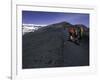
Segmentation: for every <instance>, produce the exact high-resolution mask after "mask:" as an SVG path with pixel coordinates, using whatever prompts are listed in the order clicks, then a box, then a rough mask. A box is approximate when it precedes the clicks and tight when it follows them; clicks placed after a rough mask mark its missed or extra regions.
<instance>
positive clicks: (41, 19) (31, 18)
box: [22, 11, 89, 27]
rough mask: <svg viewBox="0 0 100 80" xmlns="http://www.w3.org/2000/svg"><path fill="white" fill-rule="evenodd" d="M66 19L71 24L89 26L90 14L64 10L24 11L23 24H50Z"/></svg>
mask: <svg viewBox="0 0 100 80" xmlns="http://www.w3.org/2000/svg"><path fill="white" fill-rule="evenodd" d="M62 21H66V22H69V23H71V24H73V25H74V24H84V25H85V26H87V27H89V14H84V13H67V12H66V13H62V12H39V11H22V23H23V24H36V25H48V24H53V23H58V22H62Z"/></svg>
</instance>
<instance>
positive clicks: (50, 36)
mask: <svg viewBox="0 0 100 80" xmlns="http://www.w3.org/2000/svg"><path fill="white" fill-rule="evenodd" d="M72 26H73V25H71V24H70V23H66V22H61V23H56V24H52V25H48V26H46V27H43V28H40V29H38V30H37V31H35V32H30V33H27V34H25V35H23V39H22V51H23V52H22V67H23V68H24V69H26V68H45V67H46V68H47V67H65V66H81V65H89V38H88V37H89V35H88V36H85V38H84V40H83V41H82V43H81V44H82V45H80V46H78V45H76V44H74V43H72V42H69V41H66V45H64V39H63V35H64V34H63V30H64V28H65V27H66V28H69V27H72ZM67 33H68V32H67Z"/></svg>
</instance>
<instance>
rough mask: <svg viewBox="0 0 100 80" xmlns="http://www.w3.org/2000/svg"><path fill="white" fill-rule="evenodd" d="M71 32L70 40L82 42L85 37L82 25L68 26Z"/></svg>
mask: <svg viewBox="0 0 100 80" xmlns="http://www.w3.org/2000/svg"><path fill="white" fill-rule="evenodd" d="M68 32H69V40H70V41H72V42H75V43H76V44H80V40H81V39H82V37H83V32H84V30H83V28H82V27H77V28H76V27H70V28H68Z"/></svg>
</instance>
